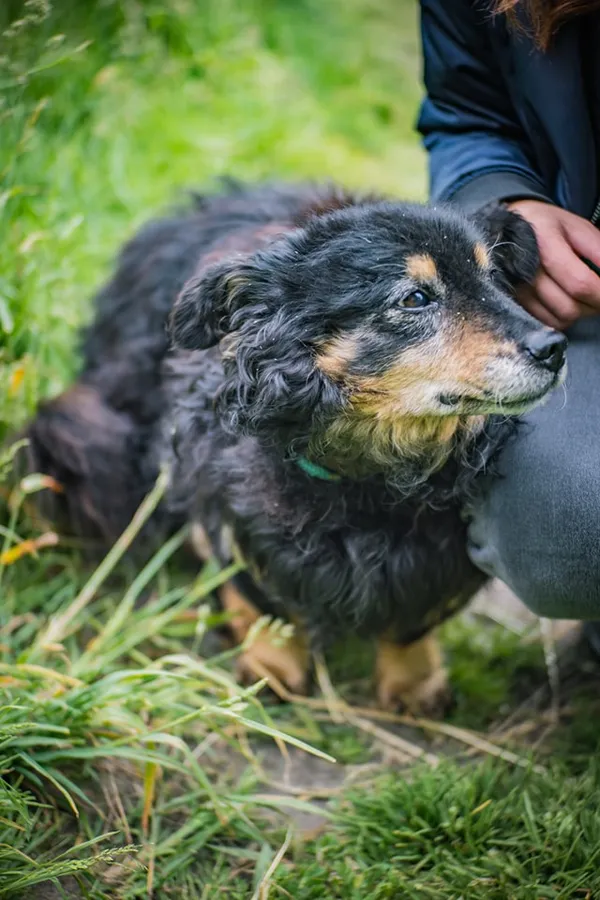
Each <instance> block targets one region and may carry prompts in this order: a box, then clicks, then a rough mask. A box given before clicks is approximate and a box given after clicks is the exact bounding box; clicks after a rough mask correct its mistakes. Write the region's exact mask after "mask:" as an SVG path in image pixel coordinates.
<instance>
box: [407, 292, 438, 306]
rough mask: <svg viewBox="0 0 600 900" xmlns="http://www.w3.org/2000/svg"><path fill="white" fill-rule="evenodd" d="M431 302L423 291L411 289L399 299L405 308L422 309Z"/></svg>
mask: <svg viewBox="0 0 600 900" xmlns="http://www.w3.org/2000/svg"><path fill="white" fill-rule="evenodd" d="M432 302H433V301H432V299H431V297H430V296H429V295H428V294H426V293H425V291H412V292H411V293H410V294H407V295H406V297H403V298H402V299H401V301H400V306H403V307H404V308H405V309H424V308H425V307H426V306H429V304H430V303H432Z"/></svg>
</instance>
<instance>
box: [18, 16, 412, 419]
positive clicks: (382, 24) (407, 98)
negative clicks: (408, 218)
mask: <svg viewBox="0 0 600 900" xmlns="http://www.w3.org/2000/svg"><path fill="white" fill-rule="evenodd" d="M416 14H417V9H416V4H414V3H412V2H408V0H403V2H392V0H370V2H366V0H332V2H327V3H323V2H321V0H244V2H242V0H169V2H166V3H165V2H157V0H96V2H86V3H73V2H71V0H52V2H50V0H28V2H25V3H17V2H14V0H7V2H4V3H3V4H2V5H1V7H0V33H2V37H1V39H0V87H1V90H2V98H3V104H2V108H1V110H0V116H1V118H0V173H1V180H2V192H1V195H0V216H1V219H0V228H1V230H2V240H1V241H0V326H1V332H0V333H1V342H0V373H1V382H0V397H1V399H0V421H1V422H2V424H3V426H4V428H5V430H6V427H7V426H9V425H11V426H12V425H14V424H15V423H19V422H20V421H22V419H23V417H24V415H25V414H27V413H28V412H30V411H31V409H32V406H33V404H34V402H35V401H36V399H37V398H38V397H39V396H40V395H46V394H49V393H50V394H51V393H54V392H56V391H57V390H58V389H59V388H60V387H61V386H62V385H63V384H64V383H65V380H66V379H67V378H68V376H69V375H70V374H71V373H72V371H73V369H74V366H75V362H76V360H75V356H74V354H73V341H74V334H75V330H76V328H77V327H78V326H79V325H80V324H81V322H82V321H83V320H84V319H85V318H86V316H87V314H88V311H89V297H90V293H91V291H92V289H93V288H94V287H95V286H96V285H97V283H98V281H99V279H100V278H101V277H102V276H104V275H105V274H106V272H107V265H108V261H109V260H110V258H111V257H112V256H113V254H114V253H115V251H116V249H117V247H118V246H119V244H120V243H121V242H122V240H123V239H124V238H125V237H126V236H127V235H128V234H130V233H131V232H132V231H133V230H134V229H135V228H136V227H137V226H138V225H139V223H140V222H141V221H142V220H143V219H145V218H147V217H148V216H150V215H153V214H155V213H156V212H157V211H160V210H161V209H162V208H164V207H165V205H167V204H169V203H171V202H173V201H175V200H176V199H177V198H178V193H179V192H180V191H181V190H183V189H185V188H187V187H190V186H199V185H200V186H206V185H207V184H208V183H210V181H211V179H214V178H215V177H216V176H219V175H223V174H235V175H236V176H237V177H241V178H248V179H269V178H293V179H299V178H314V179H317V180H323V179H327V178H333V179H336V180H337V181H340V182H342V183H345V184H348V185H354V186H360V187H369V188H371V189H380V190H384V191H387V192H390V193H392V194H395V195H401V196H404V197H407V198H413V199H414V198H419V197H422V196H423V195H424V165H423V158H422V155H421V152H420V149H419V146H418V143H417V141H416V139H415V136H414V134H413V133H412V120H413V117H414V115H415V111H416V108H417V103H418V99H419V93H420V87H419V77H418V69H419V64H418V55H417V41H416ZM11 23H12V24H11Z"/></svg>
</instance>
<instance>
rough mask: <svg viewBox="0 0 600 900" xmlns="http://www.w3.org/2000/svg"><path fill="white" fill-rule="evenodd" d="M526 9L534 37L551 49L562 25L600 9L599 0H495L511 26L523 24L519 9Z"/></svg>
mask: <svg viewBox="0 0 600 900" xmlns="http://www.w3.org/2000/svg"><path fill="white" fill-rule="evenodd" d="M520 9H523V10H524V12H525V17H526V20H527V21H528V22H529V26H530V28H531V32H532V35H533V39H534V41H535V43H536V45H537V46H538V47H540V48H541V49H542V50H547V49H548V47H549V46H550V43H551V41H552V38H553V36H554V35H555V34H556V32H557V31H558V29H559V28H560V26H561V25H563V24H564V23H565V22H567V21H568V20H569V19H572V18H574V17H575V16H581V15H583V14H584V13H588V12H594V11H596V10H600V2H599V0H494V3H493V10H494V13H495V14H497V13H501V14H504V15H505V16H506V17H507V19H508V21H509V23H510V25H511V26H513V27H516V28H521V27H522V24H523V23H522V19H521V18H520V17H519V15H518V13H519V10H520Z"/></svg>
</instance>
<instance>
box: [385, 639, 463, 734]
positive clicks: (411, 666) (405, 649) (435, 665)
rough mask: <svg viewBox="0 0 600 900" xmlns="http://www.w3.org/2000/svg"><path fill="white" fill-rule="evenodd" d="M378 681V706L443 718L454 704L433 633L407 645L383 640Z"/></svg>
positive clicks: (394, 710)
mask: <svg viewBox="0 0 600 900" xmlns="http://www.w3.org/2000/svg"><path fill="white" fill-rule="evenodd" d="M376 681H377V700H378V703H379V706H380V707H381V708H382V709H385V710H387V711H388V712H398V711H403V712H410V713H412V714H413V715H415V716H425V717H426V718H441V717H443V716H444V715H445V714H446V713H447V712H448V711H449V710H450V709H451V707H452V705H453V694H452V689H451V687H450V684H449V682H448V673H447V671H446V669H445V668H444V666H443V664H442V655H441V652H440V649H439V646H438V643H437V641H436V640H435V638H434V637H432V636H431V635H426V636H425V637H424V638H422V639H421V640H419V641H415V642H414V643H413V644H409V645H408V646H401V645H398V644H395V643H394V642H393V641H388V640H380V641H379V642H378V645H377V670H376Z"/></svg>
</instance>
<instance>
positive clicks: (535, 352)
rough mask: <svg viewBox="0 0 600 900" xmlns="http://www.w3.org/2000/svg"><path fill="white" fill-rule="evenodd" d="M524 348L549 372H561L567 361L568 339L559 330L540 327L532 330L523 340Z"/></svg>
mask: <svg viewBox="0 0 600 900" xmlns="http://www.w3.org/2000/svg"><path fill="white" fill-rule="evenodd" d="M523 349H524V350H525V351H526V352H527V353H529V355H530V356H532V357H533V358H534V359H535V361H536V362H537V363H539V364H540V365H541V366H543V367H544V368H545V369H548V371H549V372H554V373H555V374H556V372H559V371H560V369H561V368H562V364H563V363H564V361H565V353H566V350H567V339H566V337H565V336H564V335H563V334H561V333H560V332H559V331H553V330H552V329H550V328H539V329H536V330H535V331H530V332H529V334H528V335H527V337H526V338H525V340H524V341H523Z"/></svg>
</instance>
